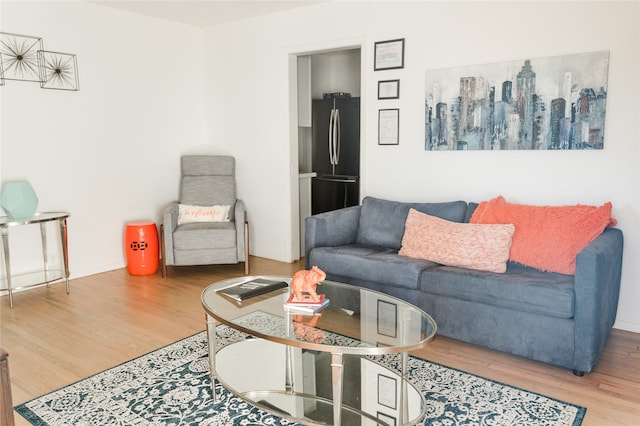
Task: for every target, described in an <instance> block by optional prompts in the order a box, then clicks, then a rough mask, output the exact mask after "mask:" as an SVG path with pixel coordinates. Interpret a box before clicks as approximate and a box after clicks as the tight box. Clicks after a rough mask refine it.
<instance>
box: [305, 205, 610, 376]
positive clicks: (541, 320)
mask: <svg viewBox="0 0 640 426" xmlns="http://www.w3.org/2000/svg"><path fill="white" fill-rule="evenodd" d="M477 206H478V205H477V204H475V203H467V202H465V201H453V202H442V203H404V202H395V201H389V200H381V199H376V198H372V197H367V198H365V199H364V200H363V201H362V205H359V206H355V207H348V208H345V209H341V210H336V211H332V212H327V213H322V214H318V215H314V216H311V217H309V218H307V219H306V222H305V227H306V234H305V244H306V248H305V256H306V257H305V263H306V266H307V268H308V267H310V266H311V265H317V266H319V267H320V268H322V269H323V270H324V271H325V272H326V273H327V279H329V280H333V281H340V282H344V283H350V284H355V285H359V286H362V287H366V288H369V289H372V290H377V291H380V292H383V293H386V294H389V295H392V296H395V297H398V298H400V299H403V300H407V301H409V302H411V303H413V304H415V305H416V306H418V307H420V308H421V309H423V310H424V311H426V312H427V313H429V314H430V315H431V316H432V317H433V318H434V319H435V321H436V323H437V325H438V333H439V334H441V335H444V336H448V337H451V338H454V339H458V340H462V341H465V342H469V343H473V344H477V345H481V346H486V347H489V348H492V349H496V350H499V351H504V352H509V353H512V354H515V355H519V356H523V357H526V358H529V359H532V360H537V361H542V362H545V363H549V364H554V365H557V366H561V367H565V368H568V369H571V370H573V372H574V374H576V375H579V376H581V375H583V374H584V373H585V372H590V371H591V370H592V369H593V367H594V366H595V365H596V363H597V361H598V359H599V357H600V354H601V352H602V349H603V347H604V344H605V342H606V339H607V336H608V335H609V332H610V331H611V328H612V326H613V323H614V321H615V317H616V311H617V306H618V296H619V290H620V274H621V267H622V247H623V238H622V232H621V231H620V230H619V229H616V228H607V229H605V230H604V232H603V233H602V234H600V236H598V237H597V238H596V239H595V240H594V241H592V242H591V243H590V244H589V245H588V246H587V247H585V248H584V249H583V250H582V251H581V252H580V253H579V254H578V255H577V258H576V274H575V276H574V275H563V274H558V273H552V272H542V271H539V270H537V269H533V268H530V267H527V266H523V265H521V264H517V263H514V262H508V264H507V271H506V273H504V274H501V273H494V272H485V271H478V270H472V269H464V268H458V267H451V266H444V265H440V264H437V263H433V262H430V261H427V260H420V259H414V258H409V257H404V256H399V255H398V250H399V249H400V247H401V242H402V237H403V234H404V224H405V220H406V217H407V214H408V212H409V209H410V208H414V209H416V210H418V211H420V212H422V213H426V214H428V215H432V216H437V217H440V218H442V219H446V220H449V221H454V222H469V219H470V218H471V215H472V213H473V211H474V209H475V208H476V207H477Z"/></svg>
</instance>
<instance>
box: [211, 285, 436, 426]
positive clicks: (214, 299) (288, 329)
mask: <svg viewBox="0 0 640 426" xmlns="http://www.w3.org/2000/svg"><path fill="white" fill-rule="evenodd" d="M255 278H265V279H269V280H278V281H285V282H286V283H287V284H289V286H290V284H291V277H283V276H260V277H255V276H254V277H252V276H244V277H237V278H231V279H227V280H223V281H219V282H217V283H214V284H212V285H210V286H208V287H207V288H206V289H204V291H203V292H202V306H203V307H204V310H205V312H206V317H207V337H208V342H209V363H210V366H211V386H212V393H213V397H214V399H215V397H216V396H215V382H216V380H218V381H220V383H221V384H222V385H223V386H225V387H226V388H228V389H229V390H231V391H232V392H234V393H235V394H236V395H238V396H239V397H241V398H243V399H245V400H247V401H248V402H250V403H252V404H254V405H256V406H258V407H260V408H262V409H265V410H267V411H269V412H272V413H274V414H277V415H278V416H281V417H284V418H287V419H292V420H295V421H298V422H301V423H306V424H334V425H340V424H358V425H394V426H399V425H401V424H408V425H411V424H415V423H417V422H419V421H420V420H421V419H422V418H423V417H424V415H425V412H426V402H425V399H424V396H423V395H422V393H421V392H419V391H418V389H416V388H415V386H414V385H413V384H412V383H411V382H410V381H409V379H408V376H407V369H408V360H409V355H408V352H409V351H411V350H415V349H419V348H422V347H423V346H425V345H426V344H427V342H428V341H429V340H431V339H432V338H433V337H434V335H435V333H436V323H435V322H434V320H433V319H432V318H431V317H430V316H429V315H427V314H426V313H425V312H424V311H422V310H420V309H419V308H417V307H415V306H413V305H411V304H410V303H408V302H405V301H403V300H400V299H397V298H395V297H391V296H388V295H386V294H383V293H379V292H376V291H372V290H368V289H364V288H361V287H357V286H354V285H348V284H342V283H338V282H332V281H325V282H323V283H322V284H321V285H320V286H318V288H317V291H318V293H323V294H325V295H326V297H327V298H328V299H330V303H329V305H328V306H327V307H325V308H324V309H323V310H321V311H320V312H318V313H316V314H315V315H314V314H304V313H300V312H298V311H295V310H289V309H288V308H286V307H285V306H284V302H285V301H286V300H287V298H288V296H289V289H288V288H284V289H280V290H276V291H273V292H270V293H267V294H263V295H260V296H255V297H252V298H250V299H247V300H245V301H243V302H236V301H235V300H232V299H230V298H228V297H226V296H224V295H223V294H222V293H220V292H219V290H220V289H223V288H226V287H229V286H232V285H235V284H238V283H241V282H246V281H251V280H253V279H255ZM217 323H222V324H225V325H228V326H229V327H231V328H233V329H235V330H239V331H241V332H244V333H246V334H248V335H249V336H251V337H253V338H248V339H241V340H239V341H237V342H236V343H233V344H230V345H227V346H225V347H222V348H218V349H217V351H216V324H217ZM384 354H399V355H398V356H397V362H395V364H394V365H397V368H389V367H387V366H385V365H383V364H382V363H379V362H377V360H376V359H377V358H378V359H379V357H376V356H377V355H384Z"/></svg>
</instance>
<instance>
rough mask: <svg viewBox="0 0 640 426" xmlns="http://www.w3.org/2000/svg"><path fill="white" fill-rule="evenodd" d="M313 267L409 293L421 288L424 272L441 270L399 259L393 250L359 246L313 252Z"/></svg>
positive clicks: (435, 264) (414, 260) (430, 264)
mask: <svg viewBox="0 0 640 426" xmlns="http://www.w3.org/2000/svg"><path fill="white" fill-rule="evenodd" d="M309 263H310V264H311V265H317V266H318V267H319V268H320V269H322V270H324V271H326V272H327V274H329V275H340V276H345V277H352V278H354V279H356V280H362V281H369V282H374V283H382V284H385V285H389V286H392V287H402V288H409V289H417V288H418V282H419V279H420V274H421V273H422V271H423V270H424V269H429V268H435V267H437V266H439V265H438V264H437V263H434V262H430V261H428V260H421V259H411V258H409V257H402V256H398V255H397V254H396V252H395V251H394V250H392V249H385V248H375V247H371V246H359V245H346V246H338V247H316V248H314V249H312V250H311V251H310V252H309Z"/></svg>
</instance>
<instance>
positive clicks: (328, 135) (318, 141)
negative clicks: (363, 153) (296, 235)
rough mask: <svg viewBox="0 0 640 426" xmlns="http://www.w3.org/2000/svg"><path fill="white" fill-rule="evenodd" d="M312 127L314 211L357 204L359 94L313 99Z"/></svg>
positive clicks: (312, 197)
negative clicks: (349, 96)
mask: <svg viewBox="0 0 640 426" xmlns="http://www.w3.org/2000/svg"><path fill="white" fill-rule="evenodd" d="M311 129H312V131H311V133H312V149H311V167H312V171H313V172H315V173H317V175H316V177H314V178H312V179H311V213H312V214H318V213H324V212H327V211H331V210H337V209H341V208H343V207H350V206H356V205H358V204H359V201H360V98H346V97H335V98H330V99H318V100H314V101H313V103H312V124H311Z"/></svg>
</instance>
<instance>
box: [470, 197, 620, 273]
mask: <svg viewBox="0 0 640 426" xmlns="http://www.w3.org/2000/svg"><path fill="white" fill-rule="evenodd" d="M611 208H612V205H611V203H605V204H603V205H602V206H600V207H595V206H585V205H580V204H578V205H575V206H528V205H523V204H511V203H507V202H506V201H505V199H504V198H503V197H502V196H500V197H497V198H494V199H492V200H489V201H483V202H482V203H480V205H479V206H478V208H477V209H476V210H475V211H474V212H473V216H471V220H470V222H471V223H513V224H514V225H515V226H516V232H515V234H514V235H513V244H512V245H511V253H510V254H509V259H510V260H513V261H514V262H518V263H522V264H523V265H527V266H531V267H533V268H536V269H540V270H542V271H550V272H559V273H561V274H567V275H574V274H575V273H576V255H577V254H578V252H579V251H580V250H582V249H583V248H584V247H585V246H586V245H587V244H589V243H590V242H591V241H593V240H594V239H595V238H596V237H597V236H598V235H600V234H601V233H602V231H604V229H605V228H606V227H607V226H613V225H615V224H616V220H615V219H614V218H613V217H611Z"/></svg>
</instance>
